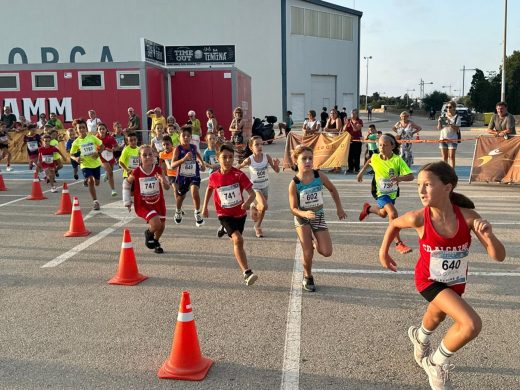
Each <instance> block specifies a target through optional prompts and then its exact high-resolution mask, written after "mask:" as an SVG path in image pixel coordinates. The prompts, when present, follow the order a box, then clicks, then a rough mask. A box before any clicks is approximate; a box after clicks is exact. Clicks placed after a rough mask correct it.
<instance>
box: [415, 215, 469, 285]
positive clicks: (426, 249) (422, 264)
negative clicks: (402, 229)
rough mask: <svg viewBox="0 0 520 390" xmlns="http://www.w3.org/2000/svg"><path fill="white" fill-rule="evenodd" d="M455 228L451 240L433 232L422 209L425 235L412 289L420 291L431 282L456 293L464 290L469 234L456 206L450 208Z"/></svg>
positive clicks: (427, 216)
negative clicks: (442, 285) (454, 219)
mask: <svg viewBox="0 0 520 390" xmlns="http://www.w3.org/2000/svg"><path fill="white" fill-rule="evenodd" d="M453 211H454V212H455V215H456V216H457V223H458V229H457V233H456V234H455V236H454V237H450V238H447V237H443V236H441V235H440V234H439V233H437V232H436V231H435V228H434V227H433V224H432V222H431V217H430V208H429V207H425V208H424V234H423V236H422V238H420V239H419V252H420V257H419V260H418V261H417V264H416V266H415V287H416V288H417V290H418V291H419V292H421V291H423V290H425V289H426V288H427V287H428V286H430V285H432V284H433V283H434V282H440V283H444V284H446V285H448V286H449V287H450V288H451V289H452V290H454V291H455V292H456V293H458V294H462V293H463V292H464V289H465V288H466V281H467V275H468V254H469V247H470V245H471V232H470V229H469V228H468V225H467V224H466V221H465V219H464V216H463V215H462V212H461V211H460V208H459V207H458V206H455V205H453Z"/></svg>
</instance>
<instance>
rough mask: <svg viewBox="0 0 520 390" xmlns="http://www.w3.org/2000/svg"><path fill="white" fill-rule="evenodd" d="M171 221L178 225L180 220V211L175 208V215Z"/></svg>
mask: <svg viewBox="0 0 520 390" xmlns="http://www.w3.org/2000/svg"><path fill="white" fill-rule="evenodd" d="M173 221H174V222H175V223H176V224H177V225H179V224H180V223H181V222H182V212H181V211H177V210H175V215H174V216H173Z"/></svg>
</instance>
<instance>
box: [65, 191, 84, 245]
mask: <svg viewBox="0 0 520 390" xmlns="http://www.w3.org/2000/svg"><path fill="white" fill-rule="evenodd" d="M89 234H90V231H88V230H87V229H85V223H84V222H83V215H82V214H81V209H80V208H79V200H78V198H76V197H74V205H73V206H72V214H71V215H70V227H69V231H68V232H66V233H65V234H64V236H65V237H85V236H88V235H89Z"/></svg>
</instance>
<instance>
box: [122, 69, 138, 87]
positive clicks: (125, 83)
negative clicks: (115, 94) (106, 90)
mask: <svg viewBox="0 0 520 390" xmlns="http://www.w3.org/2000/svg"><path fill="white" fill-rule="evenodd" d="M139 88H140V83H139V71H127V72H123V71H119V72H117V89H139Z"/></svg>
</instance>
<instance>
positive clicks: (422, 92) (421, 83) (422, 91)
mask: <svg viewBox="0 0 520 390" xmlns="http://www.w3.org/2000/svg"><path fill="white" fill-rule="evenodd" d="M425 84H433V82H432V81H430V82H429V83H427V82H425V81H424V80H423V79H421V82H420V83H419V86H420V89H419V96H420V97H421V99H422V98H423V97H424V85H425Z"/></svg>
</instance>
